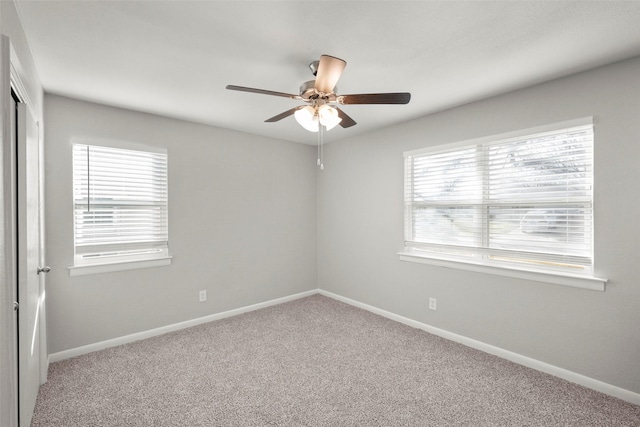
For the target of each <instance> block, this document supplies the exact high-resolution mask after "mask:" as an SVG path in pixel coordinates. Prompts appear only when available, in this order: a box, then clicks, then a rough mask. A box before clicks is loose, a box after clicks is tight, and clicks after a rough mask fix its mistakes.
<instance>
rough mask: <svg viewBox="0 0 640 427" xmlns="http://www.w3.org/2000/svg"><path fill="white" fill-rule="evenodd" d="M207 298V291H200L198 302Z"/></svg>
mask: <svg viewBox="0 0 640 427" xmlns="http://www.w3.org/2000/svg"><path fill="white" fill-rule="evenodd" d="M206 300H207V291H200V302H205V301H206Z"/></svg>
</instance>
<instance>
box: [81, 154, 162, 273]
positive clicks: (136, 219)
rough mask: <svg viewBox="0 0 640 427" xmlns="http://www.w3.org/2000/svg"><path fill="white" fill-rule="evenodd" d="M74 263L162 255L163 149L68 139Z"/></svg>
mask: <svg viewBox="0 0 640 427" xmlns="http://www.w3.org/2000/svg"><path fill="white" fill-rule="evenodd" d="M73 205H74V206H73V211H74V216H73V224H74V238H75V240H74V241H75V259H74V265H75V266H76V267H80V266H87V265H98V264H100V265H102V264H113V263H124V262H131V261H146V260H154V259H162V258H167V257H168V256H169V248H168V195H167V153H166V150H155V151H137V150H130V149H122V148H113V147H104V146H97V145H84V144H74V145H73Z"/></svg>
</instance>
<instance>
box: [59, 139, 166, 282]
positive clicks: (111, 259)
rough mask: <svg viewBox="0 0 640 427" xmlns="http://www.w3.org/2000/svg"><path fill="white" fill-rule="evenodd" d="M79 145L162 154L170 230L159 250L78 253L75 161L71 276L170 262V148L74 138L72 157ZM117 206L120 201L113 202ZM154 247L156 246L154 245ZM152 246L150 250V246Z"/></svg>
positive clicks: (72, 172)
mask: <svg viewBox="0 0 640 427" xmlns="http://www.w3.org/2000/svg"><path fill="white" fill-rule="evenodd" d="M76 145H83V146H89V147H103V148H110V149H121V150H130V151H138V152H145V153H153V154H162V155H164V156H165V158H166V162H167V166H166V182H167V184H166V188H165V191H166V192H167V200H166V209H167V214H166V221H167V223H166V230H167V240H166V244H162V245H160V249H159V250H157V251H153V252H151V251H150V252H148V253H138V254H126V255H103V256H97V257H95V258H93V259H91V258H86V257H82V256H81V255H79V254H78V253H77V242H76V217H75V210H76V202H75V191H76V190H75V188H74V187H73V186H74V185H75V184H73V182H74V179H75V165H74V162H73V161H72V165H71V166H72V167H71V181H72V192H71V195H72V203H71V212H72V213H71V215H72V235H73V251H74V256H73V265H72V266H70V267H69V274H70V275H71V276H81V275H87V274H98V273H106V272H112V271H123V270H133V269H139V268H149V267H159V266H165V265H170V264H171V260H172V258H173V257H172V256H171V254H170V252H169V238H168V230H169V224H168V221H169V219H168V207H169V201H168V192H169V183H168V179H169V166H168V150H167V149H165V148H159V147H153V146H148V145H142V144H136V143H131V142H123V141H88V140H85V139H74V140H72V141H71V155H72V158H73V153H74V147H75V146H76ZM114 205H117V203H114ZM151 246H153V245H151ZM151 246H149V248H148V249H150V248H151Z"/></svg>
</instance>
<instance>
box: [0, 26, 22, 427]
mask: <svg viewBox="0 0 640 427" xmlns="http://www.w3.org/2000/svg"><path fill="white" fill-rule="evenodd" d="M10 52H11V43H10V41H9V38H8V37H7V36H4V35H2V36H1V38H0V105H1V108H0V114H1V118H2V123H1V125H2V126H1V129H2V131H1V133H0V137H1V138H2V152H1V155H2V176H1V177H0V180H1V181H2V182H1V184H2V185H1V186H2V194H1V195H0V203H1V204H2V208H3V209H2V213H0V215H2V217H1V218H2V224H1V230H0V245H2V248H3V251H2V255H0V256H1V257H2V258H1V259H0V260H1V262H2V267H3V268H2V272H3V274H2V277H0V279H1V280H2V282H1V283H2V285H1V286H2V289H0V300H1V301H0V302H1V307H2V310H1V311H0V319H1V320H2V322H0V324H2V325H3V327H2V330H1V331H0V336H1V337H2V338H1V340H2V351H1V353H0V358H1V359H2V361H3V363H2V368H0V380H1V381H0V387H1V389H0V424H2V425H6V426H10V427H16V426H18V413H19V407H18V365H17V364H18V360H17V345H16V342H17V336H18V331H17V324H16V317H17V316H16V315H15V311H14V308H13V304H14V301H16V297H17V296H16V295H15V293H16V290H17V285H18V277H17V265H18V254H17V186H16V162H17V157H16V147H15V142H14V141H13V138H12V135H11V123H10V120H11V102H10V100H11V98H10V97H11V71H10V69H11V60H10V58H11V56H10V55H11V54H10Z"/></svg>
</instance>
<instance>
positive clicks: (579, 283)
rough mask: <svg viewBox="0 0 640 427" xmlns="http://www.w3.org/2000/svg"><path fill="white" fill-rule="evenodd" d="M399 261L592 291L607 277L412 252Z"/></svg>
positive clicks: (598, 287)
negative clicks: (488, 263) (476, 261)
mask: <svg viewBox="0 0 640 427" xmlns="http://www.w3.org/2000/svg"><path fill="white" fill-rule="evenodd" d="M398 256H399V258H400V261H408V262H416V263H420V264H429V265H435V266H438V267H445V268H454V269H458V270H466V271H474V272H477V273H486V274H493V275H496V276H504V277H512V278H515V279H524V280H533V281H536V282H543V283H551V284H555V285H562V286H570V287H574V288H582V289H590V290H592V291H601V292H604V290H605V283H607V279H601V278H597V277H593V276H581V275H571V274H563V273H558V272H547V271H542V270H529V269H524V268H516V267H515V266H509V267H506V266H500V267H496V266H492V265H486V264H481V263H473V262H470V261H462V260H459V259H446V258H436V257H434V256H431V254H429V256H427V255H426V254H416V253H412V252H399V253H398Z"/></svg>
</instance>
